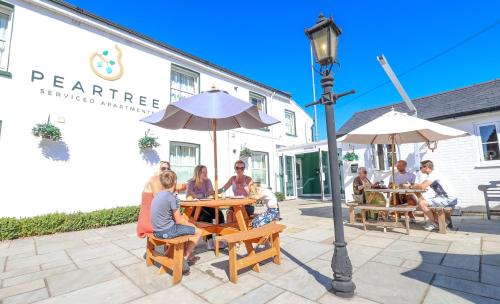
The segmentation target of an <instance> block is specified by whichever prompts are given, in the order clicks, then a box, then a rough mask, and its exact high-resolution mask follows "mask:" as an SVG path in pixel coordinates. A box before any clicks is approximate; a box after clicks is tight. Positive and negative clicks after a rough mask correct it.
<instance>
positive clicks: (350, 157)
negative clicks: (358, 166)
mask: <svg viewBox="0 0 500 304" xmlns="http://www.w3.org/2000/svg"><path fill="white" fill-rule="evenodd" d="M344 160H345V161H350V162H352V161H358V160H359V156H358V155H357V154H356V153H354V152H347V153H346V154H345V155H344Z"/></svg>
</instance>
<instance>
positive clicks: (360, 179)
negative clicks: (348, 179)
mask: <svg viewBox="0 0 500 304" xmlns="http://www.w3.org/2000/svg"><path fill="white" fill-rule="evenodd" d="M352 186H353V191H354V199H355V200H356V201H357V202H358V203H362V204H366V203H368V204H374V205H377V206H385V198H384V195H383V194H382V193H371V194H369V193H367V192H365V189H370V188H372V187H373V185H372V183H371V182H370V180H369V179H368V171H367V170H366V168H365V167H359V168H358V176H357V177H356V178H355V179H354V181H353V183H352ZM375 213H376V212H373V211H370V212H369V213H368V214H369V217H370V218H375ZM380 213H382V212H380Z"/></svg>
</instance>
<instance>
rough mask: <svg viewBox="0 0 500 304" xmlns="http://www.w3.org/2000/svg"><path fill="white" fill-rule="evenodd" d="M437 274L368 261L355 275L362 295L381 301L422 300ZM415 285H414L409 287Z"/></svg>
mask: <svg viewBox="0 0 500 304" xmlns="http://www.w3.org/2000/svg"><path fill="white" fill-rule="evenodd" d="M432 276H433V274H430V273H428V272H423V271H418V270H408V269H406V268H402V267H397V266H392V265H385V264H380V263H374V262H368V263H366V264H365V265H363V266H362V267H360V268H359V269H358V270H357V271H356V272H355V273H354V275H353V281H354V283H355V284H356V292H357V294H358V295H359V296H360V297H363V298H366V299H369V300H372V301H376V302H380V303H409V304H411V303H420V302H421V301H422V300H423V297H424V295H425V291H426V289H427V287H428V284H429V282H430V281H431V279H432ZM410 286H411V288H409V287H410Z"/></svg>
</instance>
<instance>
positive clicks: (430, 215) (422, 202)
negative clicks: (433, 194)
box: [418, 198, 436, 223]
mask: <svg viewBox="0 0 500 304" xmlns="http://www.w3.org/2000/svg"><path fill="white" fill-rule="evenodd" d="M418 206H419V207H420V209H422V211H423V212H424V215H425V216H426V217H427V218H428V219H429V221H431V223H434V222H435V220H436V219H435V218H434V214H433V213H432V211H431V210H430V209H429V208H428V206H429V202H427V200H425V199H424V198H422V199H420V201H419V202H418Z"/></svg>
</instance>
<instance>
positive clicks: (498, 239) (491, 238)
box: [483, 235, 500, 243]
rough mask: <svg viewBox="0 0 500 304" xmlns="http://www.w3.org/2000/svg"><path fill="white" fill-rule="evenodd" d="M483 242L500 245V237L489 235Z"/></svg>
mask: <svg viewBox="0 0 500 304" xmlns="http://www.w3.org/2000/svg"><path fill="white" fill-rule="evenodd" d="M483 241H488V242H496V243H500V235H487V236H484V237H483Z"/></svg>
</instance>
